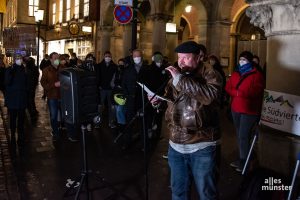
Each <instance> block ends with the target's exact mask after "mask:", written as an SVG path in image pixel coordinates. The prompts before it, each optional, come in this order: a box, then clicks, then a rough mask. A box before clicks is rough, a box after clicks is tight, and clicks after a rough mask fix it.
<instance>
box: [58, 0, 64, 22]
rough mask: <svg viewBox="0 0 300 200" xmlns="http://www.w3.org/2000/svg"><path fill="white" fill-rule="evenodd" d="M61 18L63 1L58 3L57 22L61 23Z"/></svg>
mask: <svg viewBox="0 0 300 200" xmlns="http://www.w3.org/2000/svg"><path fill="white" fill-rule="evenodd" d="M62 18H63V0H60V1H59V16H58V21H59V22H62Z"/></svg>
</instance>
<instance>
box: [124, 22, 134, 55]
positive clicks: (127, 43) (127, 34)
mask: <svg viewBox="0 0 300 200" xmlns="http://www.w3.org/2000/svg"><path fill="white" fill-rule="evenodd" d="M131 34H132V26H131V24H128V25H124V32H123V48H124V49H123V52H124V55H123V56H124V57H125V56H128V55H129V49H131V39H132V37H131Z"/></svg>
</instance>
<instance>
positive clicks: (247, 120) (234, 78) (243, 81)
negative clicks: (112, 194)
mask: <svg viewBox="0 0 300 200" xmlns="http://www.w3.org/2000/svg"><path fill="white" fill-rule="evenodd" d="M252 60H253V55H252V53H251V52H249V51H243V52H242V53H241V54H240V56H239V64H238V66H237V68H236V70H235V71H234V72H233V73H232V74H231V77H230V78H229V79H228V81H227V83H226V86H225V90H226V92H227V93H228V94H229V95H230V97H231V113H232V118H233V123H234V126H235V128H236V133H237V139H238V148H239V158H238V159H237V160H236V161H234V162H232V163H231V164H230V166H231V167H234V168H235V170H236V171H238V172H241V171H242V169H243V167H244V164H245V160H246V158H247V154H248V151H249V149H250V137H251V130H252V128H253V127H254V126H255V125H256V123H257V122H258V120H259V118H260V113H261V105H262V98H263V93H264V85H265V81H264V78H263V75H262V73H260V72H259V71H258V70H257V68H255V67H254V66H253V63H252Z"/></svg>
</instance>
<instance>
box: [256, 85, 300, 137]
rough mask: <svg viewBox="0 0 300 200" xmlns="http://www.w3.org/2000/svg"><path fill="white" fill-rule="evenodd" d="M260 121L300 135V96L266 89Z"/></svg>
mask: <svg viewBox="0 0 300 200" xmlns="http://www.w3.org/2000/svg"><path fill="white" fill-rule="evenodd" d="M260 122H261V123H262V124H264V125H266V126H269V127H271V128H274V129H278V130H281V131H284V132H289V133H292V134H295V135H298V136H300V97H299V96H295V95H291V94H285V93H281V92H274V91H270V90H265V92H264V101H263V107H262V112H261V120H260Z"/></svg>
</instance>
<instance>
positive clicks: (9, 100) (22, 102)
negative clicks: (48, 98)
mask: <svg viewBox="0 0 300 200" xmlns="http://www.w3.org/2000/svg"><path fill="white" fill-rule="evenodd" d="M27 81H28V78H27V73H26V70H25V67H24V65H23V59H22V56H21V55H16V57H15V63H14V64H13V65H12V66H10V67H8V68H7V70H6V72H5V81H4V83H5V88H6V93H5V105H6V107H7V108H8V113H9V119H10V120H9V123H10V124H9V125H10V133H11V140H10V141H11V148H12V149H11V150H12V153H13V155H15V153H16V143H17V144H18V147H19V153H20V154H21V153H22V148H23V147H24V137H25V135H24V119H25V109H26V107H27V102H28V97H27V94H28V84H27ZM16 129H18V131H17V132H18V141H17V142H16V135H15V134H16Z"/></svg>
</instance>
